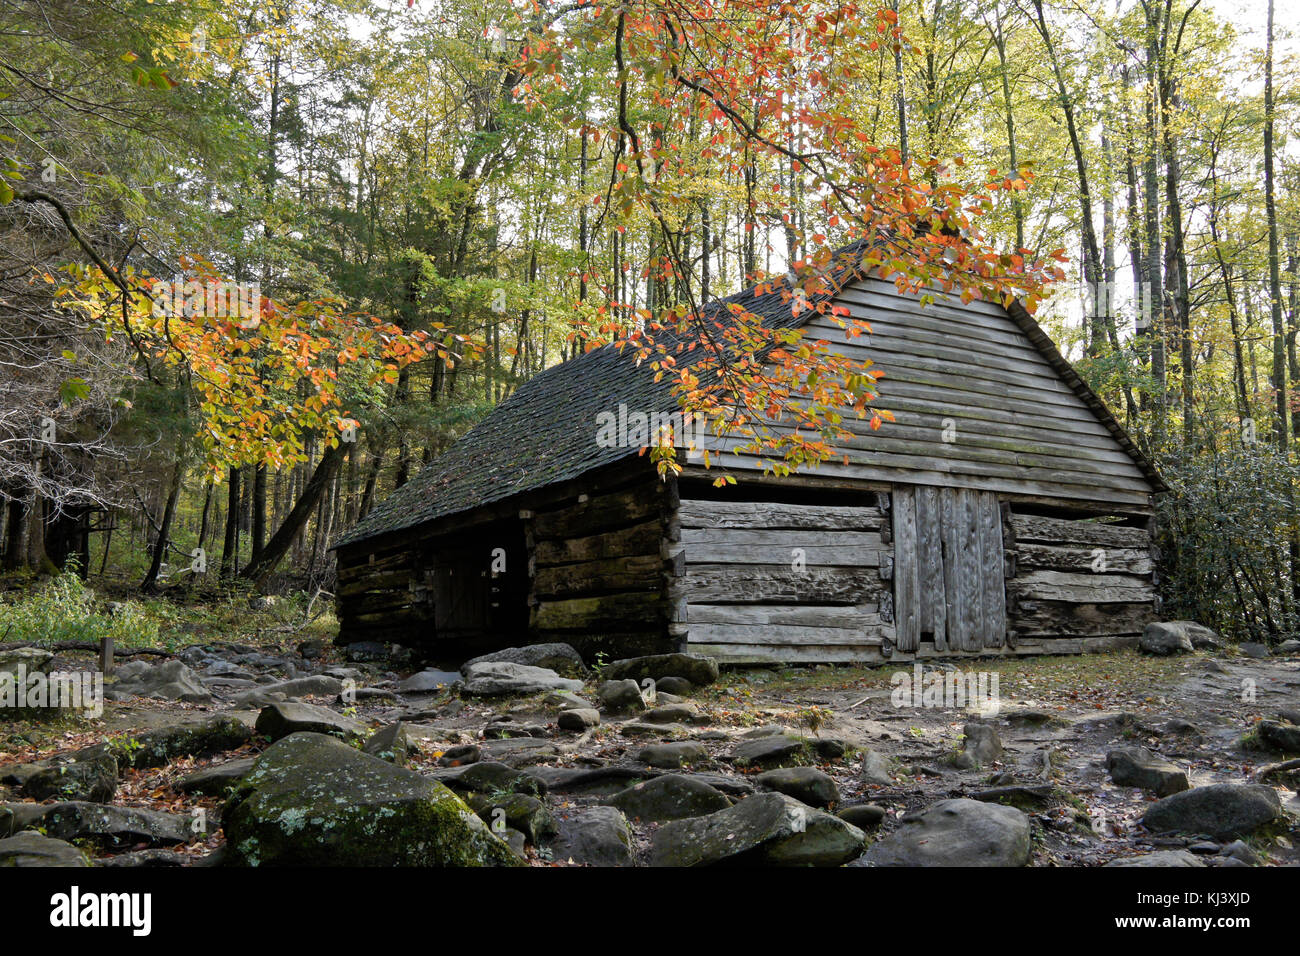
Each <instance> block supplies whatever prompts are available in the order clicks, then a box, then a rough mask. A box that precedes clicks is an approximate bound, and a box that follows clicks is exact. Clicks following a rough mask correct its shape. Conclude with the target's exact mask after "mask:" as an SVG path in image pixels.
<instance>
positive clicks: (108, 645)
mask: <svg viewBox="0 0 1300 956" xmlns="http://www.w3.org/2000/svg"><path fill="white" fill-rule="evenodd" d="M99 669H100V671H101V672H102V673H103V675H104V676H105V677H107V676H108V675H109V674H111V673H112V672H113V635H111V634H105V635H104V639H103V640H102V641H101V642H100V644H99Z"/></svg>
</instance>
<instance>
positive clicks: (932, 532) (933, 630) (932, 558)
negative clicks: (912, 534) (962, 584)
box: [916, 486, 948, 650]
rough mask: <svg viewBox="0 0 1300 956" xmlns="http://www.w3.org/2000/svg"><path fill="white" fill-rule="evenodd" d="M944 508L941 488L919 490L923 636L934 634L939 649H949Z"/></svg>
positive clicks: (936, 647)
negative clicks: (944, 561) (944, 558)
mask: <svg viewBox="0 0 1300 956" xmlns="http://www.w3.org/2000/svg"><path fill="white" fill-rule="evenodd" d="M942 534H943V530H942V509H941V507H940V503H939V489H938V488H935V487H932V486H926V487H923V488H918V489H917V490H916V544H917V551H916V554H917V557H916V563H917V569H918V581H919V587H920V594H921V619H920V630H921V633H923V634H925V633H929V634H933V635H934V646H935V649H936V650H944V649H946V648H947V646H948V645H947V620H948V604H947V598H946V597H945V590H946V587H945V584H944V578H943V540H942Z"/></svg>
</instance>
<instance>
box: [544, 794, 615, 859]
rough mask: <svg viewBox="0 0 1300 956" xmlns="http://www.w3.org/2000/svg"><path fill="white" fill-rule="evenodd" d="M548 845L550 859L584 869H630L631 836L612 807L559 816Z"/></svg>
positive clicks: (586, 809) (583, 810)
mask: <svg viewBox="0 0 1300 956" xmlns="http://www.w3.org/2000/svg"><path fill="white" fill-rule="evenodd" d="M558 824H559V832H558V833H557V834H556V836H555V838H554V839H553V840H552V841H551V843H550V846H549V848H550V851H551V859H552V860H555V861H558V862H566V861H568V862H573V863H578V864H582V865H585V866H631V865H632V863H633V859H634V858H633V854H632V834H631V832H630V831H629V830H628V826H627V818H626V817H624V816H623V814H622V813H621V812H620V811H619V810H617V809H616V808H614V807H586V808H584V809H580V810H574V811H572V812H570V813H568V814H566V815H562V816H561V817H560V818H559V821H558Z"/></svg>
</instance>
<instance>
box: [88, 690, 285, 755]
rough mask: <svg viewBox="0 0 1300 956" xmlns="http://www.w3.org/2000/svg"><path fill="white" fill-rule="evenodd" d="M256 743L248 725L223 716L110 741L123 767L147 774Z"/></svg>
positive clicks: (184, 722) (183, 723) (183, 722)
mask: <svg viewBox="0 0 1300 956" xmlns="http://www.w3.org/2000/svg"><path fill="white" fill-rule="evenodd" d="M302 706H306V705H302ZM252 739H253V731H252V729H250V728H249V726H248V725H247V724H245V723H243V722H242V721H239V720H236V719H235V718H234V717H231V716H228V715H220V716H216V717H209V718H207V719H206V720H186V721H182V722H180V723H178V724H175V725H173V726H171V727H160V728H158V729H157V730H146V731H145V732H144V733H141V734H135V735H134V736H126V737H116V738H114V739H113V740H111V741H109V747H110V748H112V750H113V753H114V754H116V756H117V762H118V765H119V766H121V767H131V768H133V769H136V770H144V769H148V768H150V767H165V766H166V765H167V764H169V763H171V762H172V761H173V760H175V759H177V758H178V757H210V756H212V755H213V754H219V753H224V752H226V751H227V750H235V749H236V748H238V747H242V746H244V744H246V743H248V742H249V741H250V740H252Z"/></svg>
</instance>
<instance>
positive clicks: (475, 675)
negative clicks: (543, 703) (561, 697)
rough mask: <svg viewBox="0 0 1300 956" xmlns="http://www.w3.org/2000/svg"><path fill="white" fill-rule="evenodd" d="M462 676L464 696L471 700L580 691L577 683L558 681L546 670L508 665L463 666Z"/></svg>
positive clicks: (556, 677) (552, 672) (565, 679)
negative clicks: (466, 695)
mask: <svg viewBox="0 0 1300 956" xmlns="http://www.w3.org/2000/svg"><path fill="white" fill-rule="evenodd" d="M464 674H465V687H464V692H465V693H466V694H469V695H471V696H474V697H500V696H502V695H505V694H536V693H538V692H540V691H546V690H571V691H579V690H582V681H580V680H571V679H569V678H567V677H561V676H560V675H559V674H557V673H555V671H553V670H550V669H549V668H545V667H530V666H528V665H527V664H511V663H510V662H509V661H484V662H483V663H481V664H466V665H465V669H464Z"/></svg>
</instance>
